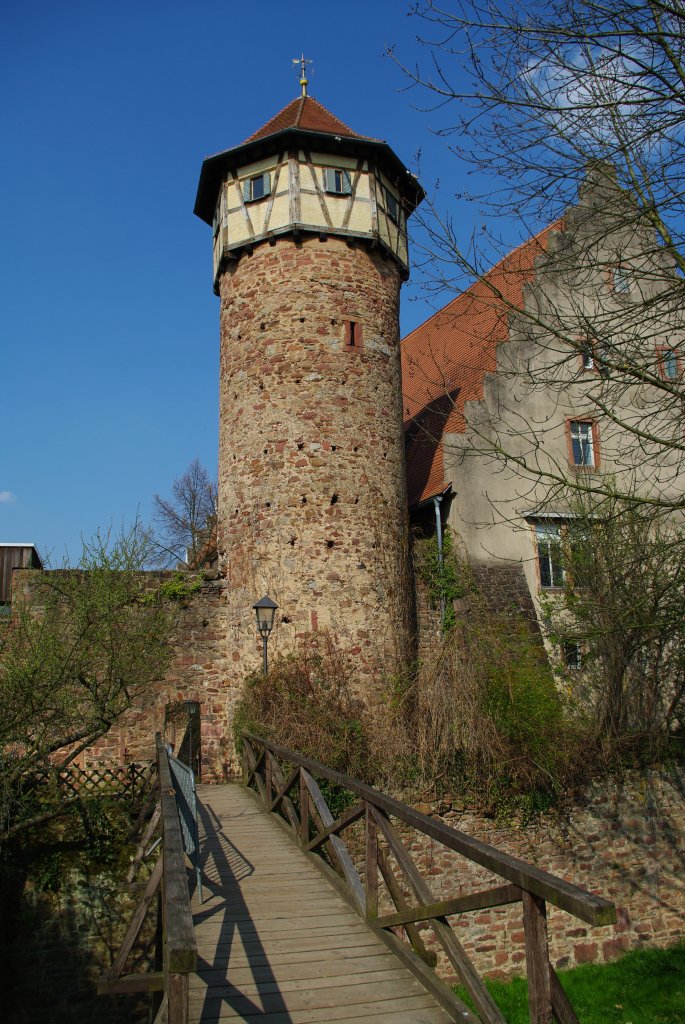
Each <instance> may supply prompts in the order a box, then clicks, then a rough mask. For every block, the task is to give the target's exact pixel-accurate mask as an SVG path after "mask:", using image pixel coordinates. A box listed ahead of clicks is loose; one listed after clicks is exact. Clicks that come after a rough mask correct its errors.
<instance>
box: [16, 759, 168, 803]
mask: <svg viewBox="0 0 685 1024" xmlns="http://www.w3.org/2000/svg"><path fill="white" fill-rule="evenodd" d="M153 773H154V765H151V764H126V765H100V766H98V767H93V768H79V767H78V766H77V765H69V767H68V768H64V769H63V770H62V771H60V772H48V771H45V772H41V773H40V774H39V775H38V776H37V780H36V781H37V782H39V783H45V784H48V785H53V786H54V785H55V784H56V785H57V786H59V788H60V789H61V790H63V791H64V792H65V793H66V794H68V795H70V796H80V797H87V796H106V797H111V798H112V799H127V800H130V801H131V803H134V802H135V801H137V800H140V799H141V798H142V797H144V796H145V794H146V793H147V791H148V789H149V788H150V785H151V782H152V776H153Z"/></svg>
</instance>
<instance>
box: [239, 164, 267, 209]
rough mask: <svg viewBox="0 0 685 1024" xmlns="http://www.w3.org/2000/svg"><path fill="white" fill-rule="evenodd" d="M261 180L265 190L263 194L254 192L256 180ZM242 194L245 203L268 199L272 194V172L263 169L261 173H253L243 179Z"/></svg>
mask: <svg viewBox="0 0 685 1024" xmlns="http://www.w3.org/2000/svg"><path fill="white" fill-rule="evenodd" d="M257 181H261V182H262V187H263V192H262V194H261V195H259V196H256V195H255V194H254V186H255V182H257ZM242 195H243V202H244V203H259V202H261V200H262V199H268V197H269V196H270V195H271V173H270V172H269V171H262V173H261V174H251V175H250V176H249V177H247V178H243V180H242Z"/></svg>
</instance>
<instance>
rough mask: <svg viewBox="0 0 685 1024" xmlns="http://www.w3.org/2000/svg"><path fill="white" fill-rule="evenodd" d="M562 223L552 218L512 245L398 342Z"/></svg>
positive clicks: (560, 218)
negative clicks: (549, 221) (482, 272)
mask: <svg viewBox="0 0 685 1024" xmlns="http://www.w3.org/2000/svg"><path fill="white" fill-rule="evenodd" d="M563 223H564V218H563V217H557V219H556V220H553V221H552V222H551V223H549V224H547V225H546V227H544V228H541V229H540V230H539V231H537V232H536V233H535V234H534V235H530V236H529V237H528V238H526V239H524V240H523V241H522V242H519V244H518V245H516V246H514V248H513V249H510V250H509V252H508V253H505V255H504V256H502V257H501V258H500V259H499V260H498V261H497V263H493V265H492V266H491V267H490V268H489V270H486V271H485V273H484V274H481V275H480V276H479V277H477V278H476V279H475V281H472V282H471V284H470V285H469V286H468V288H464V290H463V291H461V292H459V293H458V294H457V295H455V296H454V298H452V299H450V301H449V302H448V303H447V304H446V305H445V306H441V307H440V309H436V311H435V312H434V313H431V315H430V316H429V317H428V319H427V320H424V321H423V323H421V324H417V326H416V327H414V328H413V330H411V331H410V332H409V334H406V335H405V336H404V338H402V339H401V341H400V344H402V345H403V344H404V343H405V342H406V341H409V339H410V338H411V337H412V335H414V334H416V332H417V331H421V330H423V329H424V327H427V326H428V324H430V322H431V320H434V319H435V317H437V316H440V314H441V313H445V312H446V311H447V310H448V309H449V307H450V306H451V305H452V304H453V303H455V302H457V301H458V300H459V299H462V298H463V297H464V296H465V295H468V294H469V292H470V291H472V290H473V289H474V288H475V287H476V285H479V284H482V283H483V282H484V281H487V279H488V277H490V276H491V275H493V274H495V273H497V272H498V271H500V270H502V269H503V265H504V264H505V263H506V262H507V261H508V260H510V259H512V258H513V257H514V256H515V255H516V253H517V252H519V251H520V250H521V249H525V247H526V246H527V245H530V244H531V242H536V241H538V239H540V238H541V237H542V236H543V235H546V234H547V232H548V231H555V230H558V229H559V227H560V226H563ZM542 251H543V252H546V251H547V250H546V248H544V249H543V250H542ZM493 296H494V298H495V299H496V298H497V297H498V296H497V294H496V293H495V292H493Z"/></svg>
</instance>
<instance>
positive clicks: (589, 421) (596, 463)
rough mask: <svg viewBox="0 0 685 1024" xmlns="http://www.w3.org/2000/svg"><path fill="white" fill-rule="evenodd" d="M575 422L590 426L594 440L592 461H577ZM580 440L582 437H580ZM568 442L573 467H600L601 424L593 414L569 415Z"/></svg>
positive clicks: (592, 469)
mask: <svg viewBox="0 0 685 1024" xmlns="http://www.w3.org/2000/svg"><path fill="white" fill-rule="evenodd" d="M575 424H578V425H583V426H589V427H590V439H591V441H592V460H593V461H592V462H576V460H575V455H574V450H573V440H574V438H573V427H574V425H575ZM579 441H580V438H579ZM566 443H567V447H568V462H569V466H570V467H571V468H572V469H577V470H578V469H580V470H586V471H587V470H590V471H596V470H598V469H599V467H600V462H601V459H600V450H599V425H598V423H597V420H595V419H593V418H592V417H591V416H569V417H568V419H567V420H566Z"/></svg>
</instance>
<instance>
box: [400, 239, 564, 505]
mask: <svg viewBox="0 0 685 1024" xmlns="http://www.w3.org/2000/svg"><path fill="white" fill-rule="evenodd" d="M562 227H563V224H562V221H561V220H558V221H555V222H554V223H553V224H550V225H549V226H548V227H546V228H545V229H544V231H541V232H540V233H539V234H537V235H535V236H534V237H533V238H530V239H528V241H526V242H524V243H523V244H522V245H520V246H519V247H518V248H517V249H514V251H513V252H511V253H509V254H508V255H507V256H505V257H504V259H502V260H500V262H499V263H498V264H496V266H494V267H493V268H492V270H489V271H488V273H487V274H485V276H484V277H483V278H482V279H480V280H478V281H476V282H474V284H472V285H471V287H470V288H468V289H467V290H466V291H465V292H462V294H461V295H458V296H457V297H456V298H455V299H453V300H452V302H450V303H448V305H447V306H445V307H444V309H441V310H440V311H439V312H437V313H435V314H434V315H433V316H432V317H430V318H429V319H428V320H426V322H425V323H424V324H421V326H420V327H417V328H416V329H415V330H414V331H412V332H411V334H408V335H407V337H406V338H404V340H403V341H402V348H401V352H402V390H403V394H404V416H405V430H406V431H408V444H407V489H408V492H409V504H410V506H413V505H416V504H418V503H419V502H421V501H425V500H427V499H428V498H431V497H433V496H434V495H436V494H440V493H442V491H444V490H445V488H446V487H447V481H446V480H445V471H444V455H443V447H442V441H441V438H442V434H443V433H464V431H465V430H466V418H465V415H464V405H465V403H466V402H469V401H472V400H474V399H480V398H482V397H483V382H484V379H485V375H486V373H491V372H493V371H494V370H495V369H496V365H497V357H496V350H497V345H498V344H500V343H501V342H504V341H508V340H509V316H510V313H511V312H512V307H513V310H515V309H516V308H520V307H521V306H522V304H523V287H524V285H525V283H526V282H527V281H530V280H531V278H532V277H533V274H534V269H535V259H536V257H537V256H539V255H540V254H541V253H543V252H546V250H547V244H548V240H549V236H550V234H551V232H553V231H559V230H561V229H562Z"/></svg>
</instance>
